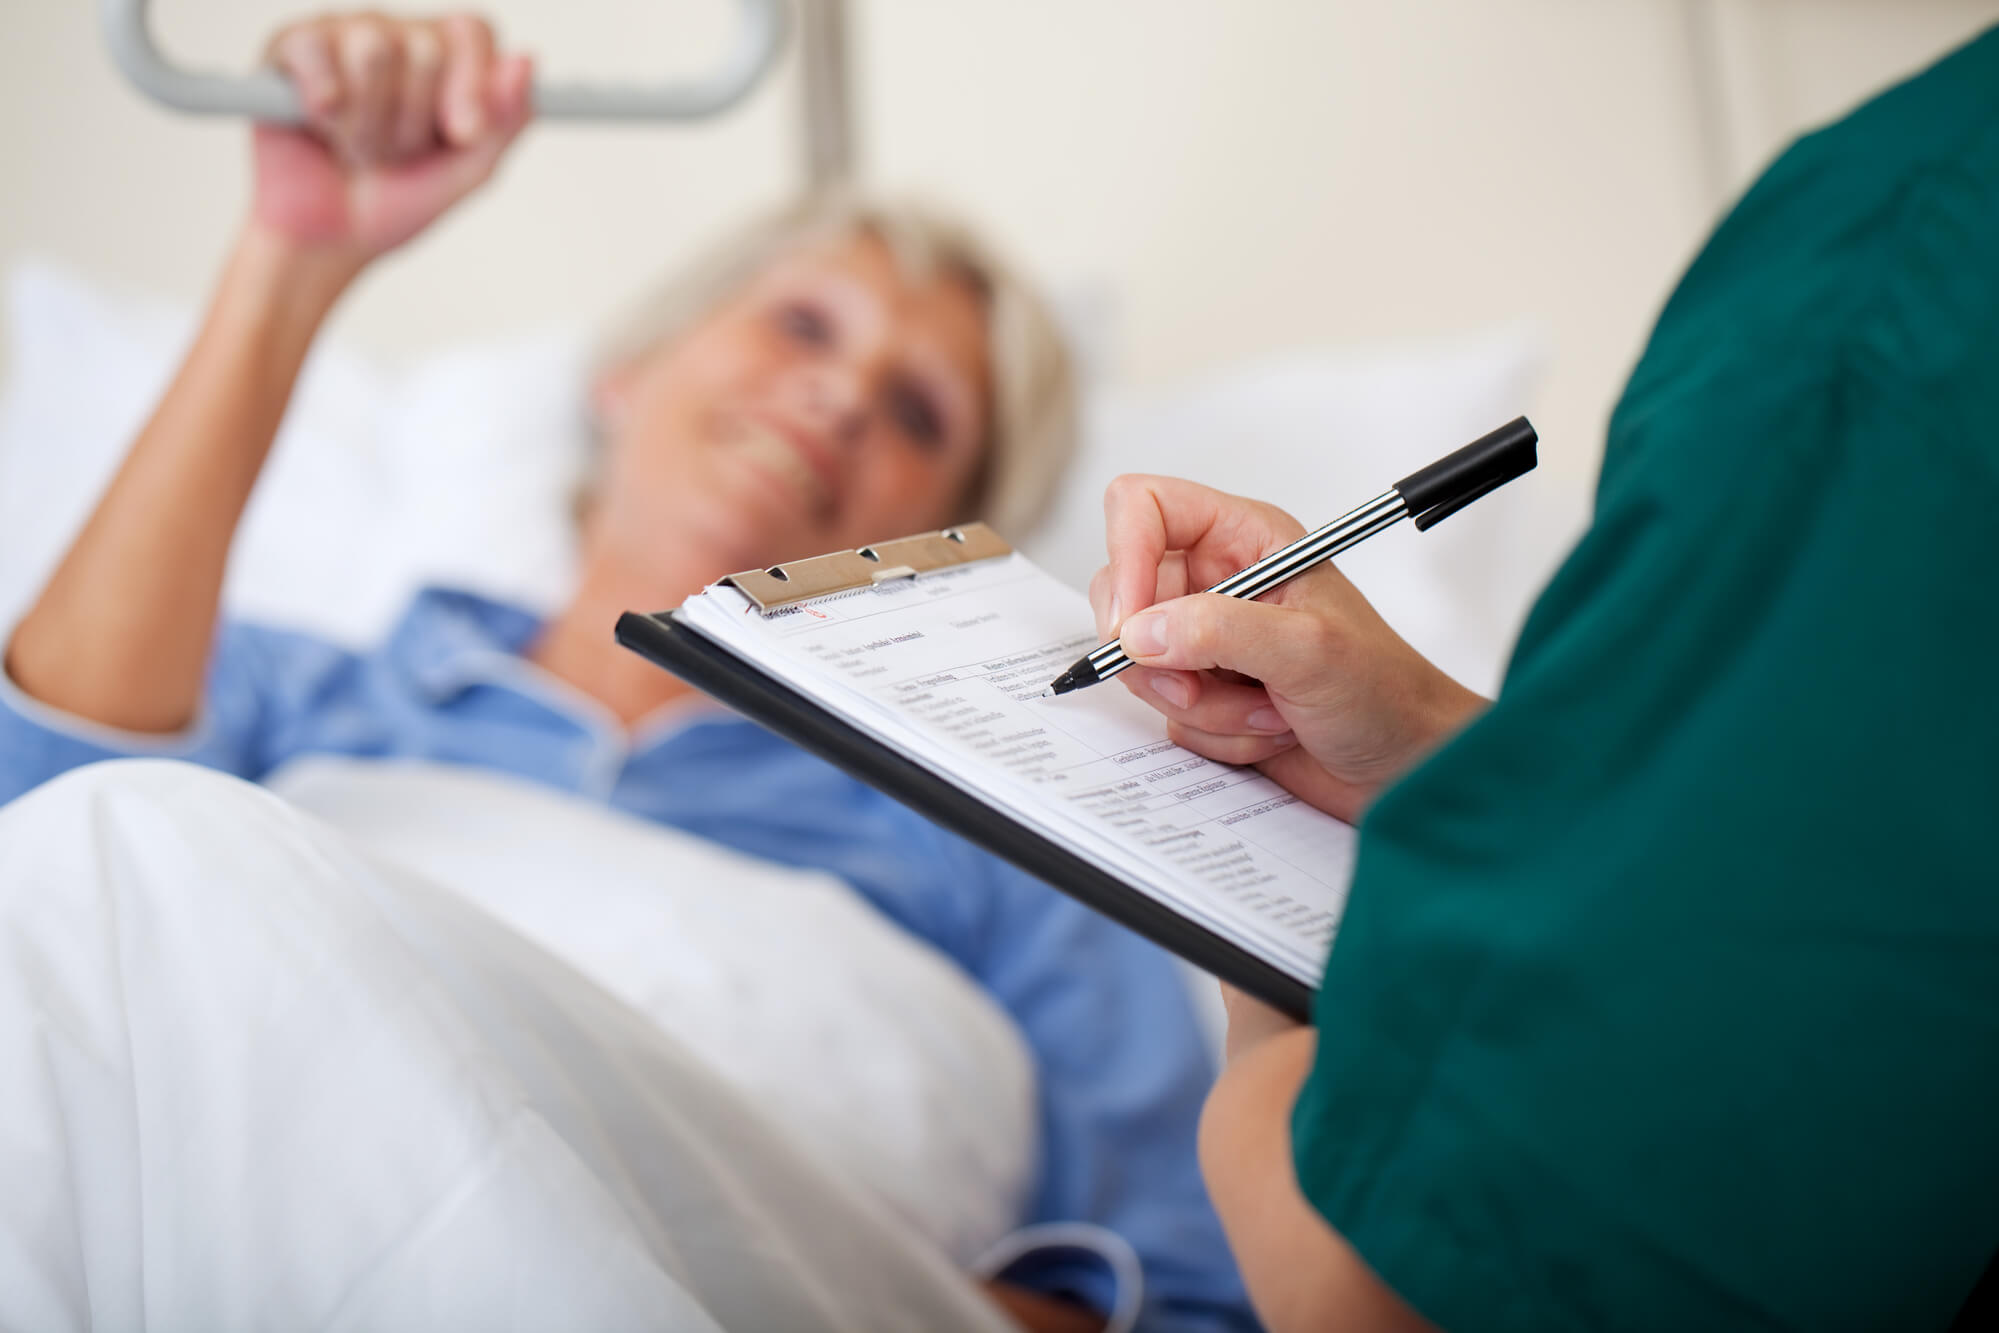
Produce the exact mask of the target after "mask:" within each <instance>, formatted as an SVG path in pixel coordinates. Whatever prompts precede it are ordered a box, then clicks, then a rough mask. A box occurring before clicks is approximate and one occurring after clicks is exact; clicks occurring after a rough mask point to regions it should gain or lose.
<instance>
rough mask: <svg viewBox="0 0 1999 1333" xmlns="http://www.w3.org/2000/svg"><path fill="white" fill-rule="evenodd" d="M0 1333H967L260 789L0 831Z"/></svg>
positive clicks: (886, 1242) (170, 793) (858, 1212)
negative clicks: (550, 1332)
mask: <svg viewBox="0 0 1999 1333" xmlns="http://www.w3.org/2000/svg"><path fill="white" fill-rule="evenodd" d="M0 949H4V950H5V952H6V955H7V957H8V959H9V966H7V967H5V968H0V1086H5V1087H6V1088H7V1089H8V1095H7V1096H6V1097H5V1098H0V1201H4V1202H0V1327H8V1328H34V1329H81V1328H88V1327H100V1328H141V1327H154V1328H163V1329H178V1328H189V1329H192V1328H201V1329H231V1328H327V1329H333V1328H338V1329H377V1328H381V1329H387V1328H425V1329H507V1328H519V1329H529V1328H593V1329H610V1328H635V1329H636V1328H646V1329H687V1330H709V1329H714V1328H718V1327H719V1328H731V1329H743V1330H750V1329H756V1330H791V1329H798V1330H819V1329H825V1330H833V1329H840V1330H852V1331H854V1333H862V1331H868V1333H875V1331H880V1330H895V1329H908V1330H930V1329H941V1328H952V1329H971V1330H978V1329H986V1330H999V1329H1002V1328H1004V1327H1006V1325H1005V1324H1004V1323H1003V1321H1002V1320H1001V1319H1000V1318H999V1317H998V1316H997V1315H996V1314H995V1313H994V1312H993V1310H992V1308H991V1307H990V1306H988V1305H987V1304H986V1303H985V1301H984V1299H983V1298H982V1297H981V1296H979V1295H978V1294H977V1292H976V1291H975V1289H974V1287H973V1286H972V1284H971V1283H970V1282H969V1281H968V1280H967V1279H966V1278H964V1277H963V1276H962V1275H961V1274H960V1272H959V1271H958V1269H957V1266H956V1265H954V1264H953V1263H952V1262H951V1260H950V1259H949V1257H948V1256H947V1255H946V1254H945V1253H944V1251H943V1250H942V1249H941V1248H940V1247H938V1246H936V1245H935V1244H932V1243H931V1242H930V1241H929V1240H927V1239H926V1238H924V1237H923V1236H921V1235H919V1234H918V1233H917V1232H916V1231H915V1229H914V1228H913V1227H911V1226H910V1225H909V1223H908V1222H906V1221H905V1220H904V1219H902V1218H900V1217H898V1216H897V1215H896V1214H895V1213H894V1212H893V1211H892V1210H891V1209H889V1208H888V1207H886V1206H884V1205H883V1204H882V1203H881V1202H880V1201H879V1200H878V1199H877V1198H876V1197H875V1196H874V1195H873V1194H871V1193H870V1192H869V1191H867V1190H864V1189H861V1188H857V1187H856V1186H855V1185H854V1184H853V1183H852V1182H850V1181H849V1180H847V1179H845V1178H844V1177H843V1176H842V1175H841V1174H839V1173H837V1172H835V1171H831V1170H827V1169H825V1168H824V1167H823V1166H822V1165H821V1164H820V1163H819V1162H818V1161H817V1160H816V1159H814V1158H813V1157H812V1156H810V1155H809V1154H808V1153H805V1152H802V1151H800V1150H798V1149H797V1148H796V1147H795V1146H794V1144H793V1143H792V1142H791V1140H790V1138H789V1136H787V1135H786V1134H784V1133H782V1132H779V1131H778V1130H776V1129H775V1128H773V1127H772V1126H771V1125H770V1124H769V1123H768V1121H767V1120H766V1119H765V1118H764V1116H762V1115H761V1114H759V1113H758V1111H757V1110H756V1109H755V1108H754V1107H752V1106H751V1105H750V1104H748V1103H747V1102H746V1101H745V1100H744V1099H743V1098H742V1097H741V1096H739V1095H738V1094H737V1093H736V1092H735V1091H734V1090H733V1089H731V1088H730V1087H729V1086H728V1085H727V1084H726V1083H725V1082H723V1081H722V1080H719V1079H717V1078H716V1077H714V1076H713V1075H712V1074H711V1073H710V1071H709V1070H708V1068H707V1066H706V1065H705V1063H704V1062H703V1061H701V1060H700V1059H698V1058H696V1057H694V1056H692V1055H691V1054H690V1053H689V1052H687V1051H686V1050H685V1049H683V1048H682V1047H680V1046H679V1045H678V1044H676V1043H675V1042H673V1041H672V1040H670V1039H668V1038H666V1037H664V1036H663V1035H662V1034H661V1033H660V1032H659V1031H658V1030H657V1028H656V1027H655V1026H654V1025H652V1024H649V1023H648V1022H646V1021H645V1020H644V1019H643V1018H642V1017H641V1016H639V1015H638V1014H636V1013H634V1012H633V1011H632V1010H631V1009H629V1008H628V1007H626V1006H625V1005H623V1004H621V1003H619V1002H618V1001H616V1000H614V999H612V998H611V997H610V996H608V995H607V994H605V993H604V992H603V991H602V990H601V989H600V988H599V987H597V986H596V985H594V984H592V983H590V982H589V981H587V980H586V979H585V978H583V977H582V976H581V975H580V974H579V973H577V972H576V971H575V970H573V969H572V968H570V967H569V966H567V965H566V964H564V963H562V962H561V961H559V960H557V959H556V958H554V957H553V956H551V955H550V954H548V953H547V952H546V951H544V950H542V949H540V948H538V947H536V946H534V945H533V944H531V943H529V942H528V941H526V940H524V939H523V938H522V937H521V936H520V935H518V934H517V933H516V932H515V931H513V930H512V929H511V928H509V927H507V926H504V925H502V924H500V923H499V922H498V921H496V920H495V919H493V918H492V917H491V916H490V915H488V914H487V913H485V912H484V911H481V910H478V909H476V908H474V907H473V906H472V905H470V904H468V903H467V902H466V901H465V900H464V899H462V898H460V897H459V896H457V895H455V894H453V893H451V892H449V891H446V890H442V889H439V888H437V887H436V886H434V885H433V884H431V883H430V882H429V881H428V880H427V879H425V878H424V877H422V876H421V875H418V874H416V873H414V872H412V871H410V870H407V869H404V868H401V867H398V866H396V865H395V864H393V863H392V862H390V861H388V860H385V859H383V858H380V857H377V856H374V855H371V854H368V853H366V852H364V851H362V850H361V849H360V848H359V847H358V846H357V845H356V843H355V842H354V841H353V840H352V839H348V838H346V837H343V836H341V835H339V834H337V833H335V832H334V831H332V830H331V829H330V828H329V827H328V826H326V825H325V824H323V823H322V822H321V821H319V820H317V819H314V818H312V817H310V816H307V815H304V814H301V813H300V812H298V811H297V810H295V809H293V808H292V807H291V806H289V805H288V804H286V803H285V802H284V801H282V800H281V799H279V798H278V797H276V796H275V795H273V794H272V793H270V792H267V791H264V790H262V789H259V788H256V787H252V786H250V785H248V784H244V783H240V782H237V781H235V780H233V779H230V778H226V777H222V776H219V775H216V774H213V773H209V772H205V771H202V770H198V769H191V768H188V767H186V766H184V765H178V764H172V763H167V762H163V761H154V760H138V761H125V762H121V763H116V764H102V765H94V766H92V767H90V768H86V769H82V770H79V771H77V772H75V773H72V774H70V775H68V776H66V777H64V778H62V779H59V780H57V781H56V782H53V783H50V784H48V785H46V786H44V787H43V788H41V789H39V790H37V791H36V792H34V793H31V794H30V795H29V796H27V797H24V798H22V799H21V800H19V801H17V802H15V803H13V804H12V805H10V806H8V807H6V808H5V809H4V810H0Z"/></svg>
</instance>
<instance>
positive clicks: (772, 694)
mask: <svg viewBox="0 0 1999 1333" xmlns="http://www.w3.org/2000/svg"><path fill="white" fill-rule="evenodd" d="M618 637H619V639H620V640H621V641H622V642H624V643H625V644H627V645H628V646H630V647H632V648H634V649H636V650H637V651H639V652H641V653H643V654H645V655H646V656H648V657H650V658H652V659H653V660H654V661H656V662H658V663H660V664H661V665H662V666H665V667H667V668H668V669H669V670H672V671H674V672H675V673H677V674H679V675H681V676H683V677H685V678H686V679H687V680H689V681H690V682H691V683H692V684H694V685H696V686H697V687H699V688H700V689H702V690H704V691H706V692H708V693H709V694H712V695H714V696H715V697H716V698H718V699H720V700H721V701H722V702H724V703H726V704H729V705H730V706H732V707H734V708H736V709H738V710H739V711H741V712H744V713H746V714H747V715H749V716H750V717H752V718H755V719H756V720H758V721H760V722H762V723H764V724H765V725H766V726H769V727H771V728H772V729H773V730H775V731H777V732H779V733H780V734H782V735H785V736H787V737H789V738H790V739H792V740H794V741H796V742H798V743H799V744H801V745H803V746H804V747H805V748H807V749H810V750H813V751H815V752H817V753H819V754H820V755H822V756H823V757H825V758H826V759H828V760H830V761H832V762H833V763H835V764H838V765H840V766H841V767H843V768H846V769H847V770H849V771H850V772H852V773H854V774H855V775H856V776H858V777H860V778H862V779H863V780H865V781H868V782H870V783H872V784H874V785H875V786H878V787H881V788H883V789H884V790H886V791H888V792H889V793H890V794H891V795H893V796H895V797H897V798H898V799H900V800H902V801H904V802H905V803H906V804H908V805H910V806H912V807H914V808H916V809H917V810H919V811H921V812H922V813H924V814H926V815H928V816H929V817H931V818H932V819H934V820H936V821H938V822H939V823H942V824H944V825H945V826H947V827H949V828H951V829H953V830H954V831H956V832H958V833H960V834H962V835H964V836H966V837H968V838H970V839H972V840H973V841H975V842H978V843H980V844H981V845H983V846H985V847H986V848H988V849H989V850H991V851H993V852H995V853H997V854H999V855H1001V856H1003V857H1006V858H1007V859H1009V860H1011V861H1013V862H1015V863H1016V864H1018V865H1020V866H1021V867H1022V868H1023V869H1026V870H1027V871H1029V872H1030V873H1032V874H1035V875H1038V876H1039V877H1041V878H1042V879H1044V880H1046V881H1048V882H1049V883H1051V884H1053V885H1054V886H1055V887H1057V888H1059V889H1062V890H1064V891H1066V892H1069V893H1071V894H1074V895H1075V896H1077V897H1078V898H1080V899H1082V900H1083V901H1085V902H1087V903H1089V904H1090V905H1091V906H1093V907H1096V908H1097V909H1099V910H1101V911H1103V912H1105V913H1107V914H1108V915H1110V916H1112V917H1113V918H1115V919H1117V920H1120V921H1122V922H1124V923H1125V924H1126V925H1129V926H1131V927H1132V928H1134V929H1136V930H1138V931H1139V932H1140V933H1142V934H1145V935H1147V936H1149V937H1151V938H1152V939H1154V940H1155V941H1157V942H1159V943H1160V944H1162V945H1164V946H1166V947H1167V948H1170V949H1172V950H1174V951H1175V952H1177V953H1179V954H1181V955H1182V956H1184V957H1186V958H1188V959H1189V960H1190V961H1192V962H1194V963H1195V964H1197V965H1199V966H1202V967H1204V968H1207V969H1208V970H1209V971H1211V972H1214V973H1216V974H1217V975H1219V976H1221V977H1223V978H1224V979H1226V980H1228V981H1231V982H1233V983H1235V984H1236V985H1239V986H1242V987H1244V988H1245V989H1248V990H1249V991H1251V992H1252V993H1254V994H1257V995H1258V996H1260V997H1261V998H1263V999H1264V1000H1266V1001H1267V1002H1270V1003H1272V1004H1275V1005H1277V1006H1279V1007H1280V1008H1283V1009H1285V1010H1287V1011H1289V1012H1291V1013H1292V1014H1294V1015H1299V1016H1303V1015H1304V1014H1305V1013H1306V1012H1308V1010H1309V1004H1310V997H1311V993H1312V991H1313V990H1315V989H1316V987H1317V985H1318V981H1319V977H1320V975H1321V974H1322V972H1323V970H1324V966H1325V959H1326V955H1327V952H1328V950H1329V949H1330V948H1331V944H1332V938H1333V933H1334V931H1335V929H1336V927H1337V925H1338V922H1339V917H1340V913H1341V910H1342V908H1343V906H1344V904H1345V899H1346V886H1347V881H1348V878H1349V877H1350V875H1351V872H1352V866H1353V848H1354V833H1353V830H1352V829H1351V828H1350V827H1348V826H1347V825H1346V824H1343V823H1341V822H1340V821H1338V820H1336V819H1334V818H1332V817H1331V816H1330V815H1327V814H1325V813H1323V812H1322V811H1320V810H1317V809H1315V808H1314V807H1312V806H1310V805H1307V804H1306V803H1304V802H1303V801H1300V800H1298V799H1297V798H1296V797H1293V796H1292V795H1290V793H1288V792H1286V791H1285V790H1284V789H1283V788H1281V787H1279V786H1277V785H1276V784H1275V783H1273V782H1271V781H1270V780H1269V779H1268V778H1265V777H1263V776H1262V775H1261V774H1259V773H1257V772H1256V771H1255V770H1254V769H1247V768H1233V767H1230V766H1228V765H1224V764H1217V763H1215V762H1213V761H1211V760H1207V759H1203V758H1202V757H1200V756H1199V755H1196V754H1194V753H1192V752H1191V751H1188V750H1185V749H1182V748H1181V747H1179V746H1177V745H1175V744H1174V743H1173V742H1172V741H1170V740H1168V739H1167V737H1166V724H1165V720H1164V719H1163V718H1162V717H1161V716H1160V715H1159V714H1157V713H1155V712H1154V711H1152V710H1151V709H1149V708H1147V707H1145V706H1144V705H1143V704H1142V703H1140V702H1139V701H1138V700H1136V699H1134V698H1132V697H1131V696H1130V695H1129V693H1128V692H1127V691H1126V690H1125V689H1124V687H1123V686H1122V685H1116V684H1112V685H1105V686H1100V687H1098V688H1095V689H1090V690H1084V691H1079V692H1077V693H1075V694H1070V695H1065V696H1063V697H1060V698H1049V697H1041V691H1042V689H1043V687H1044V686H1046V685H1047V684H1048V682H1049V680H1050V679H1052V678H1053V677H1054V676H1056V675H1057V674H1059V673H1060V672H1061V671H1062V670H1063V668H1065V667H1066V666H1068V665H1069V664H1070V663H1071V662H1073V661H1074V660H1075V659H1076V658H1077V657H1078V656H1079V655H1080V654H1081V653H1083V652H1085V651H1087V650H1088V649H1090V648H1092V647H1094V646H1095V645H1096V634H1095V630H1094V623H1093V620H1092V617H1091V614H1090V608H1089V604H1088V602H1087V601H1086V600H1085V599H1084V598H1083V597H1082V595H1081V594H1079V593H1077V592H1076V591H1075V590H1074V589H1072V588H1070V587H1068V586H1067V585H1066V584H1063V583H1061V582H1060V581H1059V580H1057V579H1055V578H1054V577H1052V576H1051V575H1049V574H1047V573H1045V572H1043V571H1042V570H1040V569H1038V568H1037V567H1035V565H1034V564H1033V563H1032V562H1030V561H1029V560H1027V559H1026V558H1025V557H1024V556H1021V555H1019V554H1018V553H1016V552H1013V551H1012V550H1011V549H1010V548H1009V547H1008V546H1007V545H1006V543H1005V542H1004V541H1003V540H1001V539H1000V538H999V537H998V536H997V535H996V534H994V533H992V532H991V530H990V529H987V528H985V527H984V526H983V525H979V524H972V525H967V526H965V527H963V528H957V529H947V530H945V531H944V532H942V533H932V534H926V535H924V536H921V537H914V538H908V539H905V540H903V541H900V542H893V543H884V544H882V545H880V546H877V547H872V548H862V549H861V550H859V551H847V552H839V553H836V554H833V555H829V556H823V557H817V558H815V559H813V560H802V561H794V562H790V563H788V564H786V565H783V566H776V567H773V568H772V569H770V570H763V571H747V572H745V573H743V574H739V575H732V576H731V577H730V578H728V579H725V580H723V581H722V582H721V583H717V584H715V585H713V586H711V587H709V588H708V589H706V590H705V591H703V592H702V593H700V594H698V595H696V596H695V597H692V598H690V599H689V600H688V601H687V602H686V603H685V604H684V605H683V606H682V607H681V608H680V609H679V610H678V611H675V612H670V613H665V614H661V615H640V614H636V613H630V614H627V615H625V616H624V617H623V618H622V619H621V620H620V621H619V624H618Z"/></svg>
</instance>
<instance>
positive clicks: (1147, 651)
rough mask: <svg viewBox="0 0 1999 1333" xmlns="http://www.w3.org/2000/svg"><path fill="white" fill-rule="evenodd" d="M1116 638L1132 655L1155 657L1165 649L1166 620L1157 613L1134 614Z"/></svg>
mask: <svg viewBox="0 0 1999 1333" xmlns="http://www.w3.org/2000/svg"><path fill="white" fill-rule="evenodd" d="M1118 638H1119V639H1121V640H1122V641H1123V642H1124V650H1125V651H1126V652H1127V653H1130V654H1131V655H1132V656H1133V657H1157V656H1158V655H1159V654H1160V653H1163V652H1165V651H1166V621H1165V619H1164V618H1163V617H1161V616H1158V615H1145V614H1143V613H1140V614H1138V615H1135V616H1133V617H1132V618H1131V620H1130V621H1128V622H1127V623H1126V624H1125V627H1124V629H1123V631H1122V632H1121V633H1120V634H1119V635H1118Z"/></svg>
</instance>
